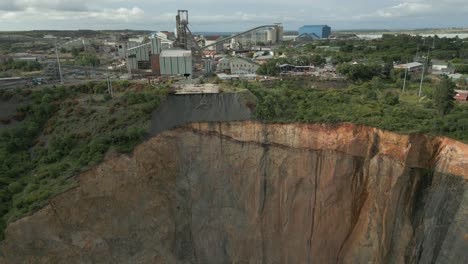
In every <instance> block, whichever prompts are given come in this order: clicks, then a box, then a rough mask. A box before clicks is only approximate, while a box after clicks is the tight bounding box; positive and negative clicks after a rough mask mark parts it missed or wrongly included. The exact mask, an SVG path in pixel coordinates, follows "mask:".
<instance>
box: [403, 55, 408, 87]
mask: <svg viewBox="0 0 468 264" xmlns="http://www.w3.org/2000/svg"><path fill="white" fill-rule="evenodd" d="M407 75H408V61H406V65H405V79H404V80H403V92H404V91H405V87H406V76H407Z"/></svg>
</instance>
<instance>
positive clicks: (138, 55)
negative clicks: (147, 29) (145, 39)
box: [127, 38, 162, 70]
mask: <svg viewBox="0 0 468 264" xmlns="http://www.w3.org/2000/svg"><path fill="white" fill-rule="evenodd" d="M150 40H151V42H149V43H146V44H143V45H139V46H136V47H133V48H129V49H128V50H127V56H128V61H127V63H128V65H129V67H130V69H132V70H135V69H150V68H151V56H152V55H157V54H160V53H161V50H162V47H161V40H160V39H158V38H151V39H150Z"/></svg>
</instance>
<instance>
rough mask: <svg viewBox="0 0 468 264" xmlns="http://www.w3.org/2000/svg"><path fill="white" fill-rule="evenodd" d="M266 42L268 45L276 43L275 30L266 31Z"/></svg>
mask: <svg viewBox="0 0 468 264" xmlns="http://www.w3.org/2000/svg"><path fill="white" fill-rule="evenodd" d="M266 33H267V34H266V41H267V42H268V43H276V29H275V28H269V29H267V30H266Z"/></svg>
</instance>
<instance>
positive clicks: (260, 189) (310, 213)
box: [0, 121, 468, 264]
mask: <svg viewBox="0 0 468 264" xmlns="http://www.w3.org/2000/svg"><path fill="white" fill-rule="evenodd" d="M467 157H468V146H467V145H465V144H463V143H460V142H457V141H454V140H451V139H448V138H442V137H436V138H432V137H428V136H424V135H400V134H395V133H390V132H385V131H382V130H379V129H374V128H369V127H364V126H356V125H351V124H341V125H316V124H314V125H311V124H262V123H258V122H252V121H248V122H232V123H193V124H190V125H187V126H184V127H182V128H178V129H174V130H171V131H166V132H163V133H161V134H159V135H157V136H155V137H153V138H151V139H149V140H148V141H147V142H145V143H143V144H141V145H140V146H138V147H137V148H136V149H135V151H134V152H133V154H132V155H131V156H128V155H121V156H117V157H114V158H111V159H108V160H106V161H105V162H103V163H102V164H100V165H98V166H97V167H95V168H93V169H92V170H90V171H88V172H86V173H83V174H82V175H80V176H79V186H78V187H77V188H75V189H72V190H70V191H67V192H65V193H63V194H61V195H59V196H57V197H55V198H53V199H51V201H50V203H49V205H48V206H47V207H45V208H43V209H42V210H40V211H38V212H36V213H35V214H33V215H31V216H29V217H25V218H23V219H21V220H19V221H17V222H14V223H12V224H10V225H9V227H8V228H7V230H6V238H5V240H4V241H3V242H2V244H1V246H0V252H1V253H0V263H200V264H206V263H462V262H464V261H465V260H466V259H468V250H467V248H468V193H467V191H466V190H467V189H468V188H467V187H468V158H467Z"/></svg>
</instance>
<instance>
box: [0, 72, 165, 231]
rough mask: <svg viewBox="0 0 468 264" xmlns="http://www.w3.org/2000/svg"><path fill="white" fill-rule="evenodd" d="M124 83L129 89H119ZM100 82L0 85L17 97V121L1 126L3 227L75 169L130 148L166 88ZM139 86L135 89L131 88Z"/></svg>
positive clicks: (70, 180)
mask: <svg viewBox="0 0 468 264" xmlns="http://www.w3.org/2000/svg"><path fill="white" fill-rule="evenodd" d="M124 87H128V88H124ZM114 88H115V91H116V93H115V98H113V99H112V98H110V96H109V95H108V94H106V93H105V90H106V85H105V83H93V82H91V83H88V84H84V85H79V86H70V87H58V88H45V89H41V90H34V91H30V90H18V91H16V92H14V93H12V92H7V91H4V90H1V92H0V98H1V99H2V100H8V99H9V98H11V97H15V98H18V97H22V101H23V102H25V103H24V105H21V106H19V107H18V108H17V114H16V118H17V120H19V121H21V122H19V123H17V124H16V125H14V126H13V127H10V128H8V129H3V130H1V131H0V168H1V169H0V199H1V201H2V203H1V205H0V216H1V218H0V229H1V230H3V229H4V227H5V225H6V223H8V222H10V221H13V220H15V219H18V218H19V217H21V216H24V215H26V214H29V213H31V212H33V211H35V210H37V209H39V208H41V207H42V206H44V205H45V204H46V203H47V200H48V199H49V198H50V197H52V196H54V195H56V194H59V193H61V192H63V191H66V190H68V189H70V188H72V187H73V186H75V185H76V180H75V177H73V176H75V175H76V174H77V173H79V172H81V171H84V170H86V169H88V168H89V167H90V166H93V165H95V164H97V163H99V162H101V161H102V160H103V158H104V156H105V155H106V153H108V152H109V151H114V152H119V153H128V152H131V151H132V150H133V148H134V146H135V145H136V144H138V143H139V142H141V141H142V140H143V139H144V138H145V136H146V133H147V131H148V125H149V119H150V116H151V112H152V111H153V110H154V109H155V108H156V107H157V106H158V105H159V103H160V100H161V98H162V96H163V95H164V94H166V90H167V89H157V88H153V87H146V86H145V85H141V84H140V85H138V84H137V85H131V84H129V83H128V82H126V81H124V82H121V83H118V82H116V83H115V84H114ZM136 91H138V92H136Z"/></svg>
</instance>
